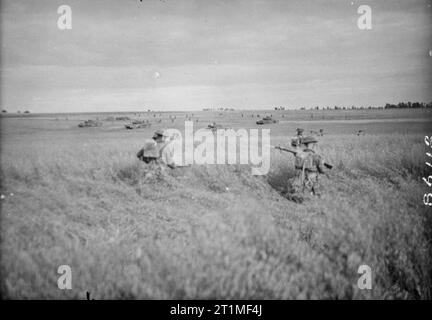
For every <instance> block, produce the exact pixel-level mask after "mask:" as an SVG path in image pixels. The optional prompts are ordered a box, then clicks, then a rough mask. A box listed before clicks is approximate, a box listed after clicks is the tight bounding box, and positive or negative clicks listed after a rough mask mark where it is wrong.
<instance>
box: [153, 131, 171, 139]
mask: <svg viewBox="0 0 432 320" xmlns="http://www.w3.org/2000/svg"><path fill="white" fill-rule="evenodd" d="M167 136H168V135H167V134H166V133H165V131H163V130H156V131H155V133H154V134H153V139H154V138H157V137H167Z"/></svg>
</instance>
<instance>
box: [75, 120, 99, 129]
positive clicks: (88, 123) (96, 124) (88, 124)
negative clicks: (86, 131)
mask: <svg viewBox="0 0 432 320" xmlns="http://www.w3.org/2000/svg"><path fill="white" fill-rule="evenodd" d="M100 126H102V122H100V121H95V120H91V119H90V120H86V121H84V122H81V123H80V124H79V125H78V127H80V128H85V127H100Z"/></svg>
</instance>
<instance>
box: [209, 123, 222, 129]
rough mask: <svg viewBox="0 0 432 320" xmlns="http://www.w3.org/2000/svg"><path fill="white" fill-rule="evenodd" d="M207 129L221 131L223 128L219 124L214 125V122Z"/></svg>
mask: <svg viewBox="0 0 432 320" xmlns="http://www.w3.org/2000/svg"><path fill="white" fill-rule="evenodd" d="M207 129H209V130H211V131H216V130H217V129H223V126H222V125H220V124H216V122H213V123H211V124H209V125H208V126H207Z"/></svg>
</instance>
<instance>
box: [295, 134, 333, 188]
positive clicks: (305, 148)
mask: <svg viewBox="0 0 432 320" xmlns="http://www.w3.org/2000/svg"><path fill="white" fill-rule="evenodd" d="M316 143H318V140H317V139H315V138H314V137H312V136H308V137H305V138H303V139H302V144H301V150H300V151H298V152H297V153H296V155H295V169H296V173H297V174H296V178H295V181H294V183H293V186H294V188H295V189H296V191H298V192H300V193H305V191H306V192H308V193H309V194H311V195H317V196H319V195H320V194H319V190H318V189H319V182H318V177H319V175H320V174H323V173H325V171H324V166H325V163H324V161H323V160H322V158H321V156H320V155H319V154H317V153H316V152H315V151H314V149H315V146H316ZM328 166H329V167H330V168H331V166H330V165H328Z"/></svg>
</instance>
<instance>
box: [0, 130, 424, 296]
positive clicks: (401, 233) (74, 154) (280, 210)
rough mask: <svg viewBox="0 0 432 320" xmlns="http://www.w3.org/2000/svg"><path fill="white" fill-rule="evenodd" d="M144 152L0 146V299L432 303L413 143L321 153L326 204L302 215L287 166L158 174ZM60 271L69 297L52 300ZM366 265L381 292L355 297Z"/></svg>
mask: <svg viewBox="0 0 432 320" xmlns="http://www.w3.org/2000/svg"><path fill="white" fill-rule="evenodd" d="M283 142H284V140H283V139H282V138H281V137H279V138H275V139H273V141H272V143H283ZM138 146H139V141H131V142H130V143H129V144H124V143H123V144H118V143H117V141H108V142H103V143H101V142H99V141H95V140H88V141H85V142H80V143H69V144H64V143H58V144H57V143H52V144H47V143H44V142H42V141H41V142H32V143H29V142H26V141H24V140H23V141H21V142H20V144H18V145H17V144H15V145H13V146H11V145H10V146H8V145H5V146H4V148H3V150H2V159H1V161H2V163H1V179H2V190H1V193H2V194H5V195H7V197H6V198H5V199H4V200H3V201H2V210H1V236H2V238H1V264H0V268H1V269H0V270H1V274H2V280H1V293H2V295H3V296H4V297H6V298H11V299H20V298H42V299H45V298H46V299H52V298H55V299H63V298H65V299H70V298H72V299H84V298H85V292H86V291H90V292H91V295H92V297H94V298H96V299H108V298H132V299H148V298H150V299H154V298H161V299H173V298H179V299H186V298H201V299H206V298H236V299H246V298H271V299H322V298H331V299H369V298H379V299H395V298H403V299H430V298H431V287H432V283H431V279H432V271H431V266H432V263H431V262H432V261H431V257H432V250H431V239H432V236H431V232H432V228H431V227H432V221H431V213H430V212H428V210H430V209H428V208H427V207H425V206H424V205H423V203H422V194H423V193H424V186H423V185H422V183H421V181H420V176H421V175H423V174H425V170H426V168H425V166H424V165H423V162H424V160H423V159H422V155H423V154H424V153H425V150H424V148H423V141H422V139H420V138H418V137H417V136H406V135H395V136H385V135H381V136H365V137H356V136H347V137H336V136H333V137H332V136H329V137H325V138H324V139H323V141H322V143H320V151H321V152H322V153H323V155H325V157H326V159H327V160H328V161H330V162H332V163H333V164H335V169H334V170H333V172H332V173H331V174H330V176H329V178H327V177H323V179H322V183H323V184H324V185H325V188H326V192H325V193H324V195H323V196H322V198H320V199H316V198H313V199H311V200H309V201H307V202H305V203H303V204H296V203H294V202H292V201H288V200H287V199H285V198H284V197H282V196H281V195H280V193H279V192H278V190H277V189H281V188H284V187H285V186H286V185H287V184H289V179H290V177H292V175H293V171H292V169H291V167H292V161H293V160H292V159H291V158H290V156H289V155H287V154H281V153H278V152H275V153H272V167H271V172H270V173H269V175H268V176H266V177H253V176H251V174H250V170H249V168H248V167H247V166H236V165H231V166H222V165H207V166H193V167H191V168H190V169H178V170H175V171H161V172H158V173H156V174H155V173H152V172H150V171H149V170H148V168H147V167H146V165H145V164H143V163H141V162H139V161H138V160H137V159H135V153H136V151H137V148H138ZM279 191H280V190H279ZM10 193H13V194H14V195H13V196H10ZM62 264H68V265H70V266H71V268H72V285H73V289H72V290H64V291H63V290H60V289H58V288H57V278H58V276H59V275H58V274H57V268H58V266H59V265H62ZM361 264H367V265H369V266H370V267H371V268H372V272H373V288H372V290H360V289H359V288H358V287H357V280H358V278H359V276H360V275H359V274H358V273H357V270H358V267H359V266H360V265H361Z"/></svg>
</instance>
